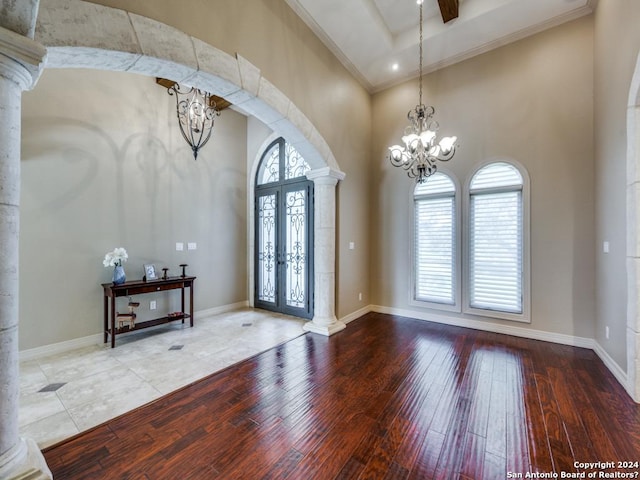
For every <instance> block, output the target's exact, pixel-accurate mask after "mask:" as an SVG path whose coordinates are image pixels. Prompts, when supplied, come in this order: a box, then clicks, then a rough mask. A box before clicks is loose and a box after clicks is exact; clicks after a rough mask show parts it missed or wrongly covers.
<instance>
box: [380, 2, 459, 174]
mask: <svg viewBox="0 0 640 480" xmlns="http://www.w3.org/2000/svg"><path fill="white" fill-rule="evenodd" d="M423 3H424V0H418V1H417V4H418V5H419V6H420V25H419V31H420V39H419V44H418V46H419V50H420V58H419V59H418V60H419V62H420V63H419V65H420V67H419V70H418V72H419V76H420V78H419V83H420V99H419V100H420V101H419V103H418V105H416V106H415V108H414V109H412V110H409V113H407V118H408V119H409V122H410V123H409V126H408V127H407V128H405V130H404V135H403V136H402V142H403V143H404V146H401V145H393V146H392V147H389V160H391V165H393V166H394V167H402V168H403V169H405V170H406V171H407V175H409V177H411V178H415V179H416V181H417V182H418V183H424V182H426V180H427V178H429V177H430V176H431V175H433V174H434V173H436V171H437V169H438V167H437V162H446V161H448V160H451V158H453V156H454V154H455V152H456V147H457V145H456V140H457V137H455V136H452V137H444V138H442V139H441V140H440V141H437V132H438V128H439V125H438V122H436V121H435V120H434V119H433V114H434V113H435V110H434V108H433V107H431V106H425V105H424V104H423V103H422V80H423V72H422V66H423V61H424V59H423V58H422V57H423V43H424V32H423V23H424V21H423Z"/></svg>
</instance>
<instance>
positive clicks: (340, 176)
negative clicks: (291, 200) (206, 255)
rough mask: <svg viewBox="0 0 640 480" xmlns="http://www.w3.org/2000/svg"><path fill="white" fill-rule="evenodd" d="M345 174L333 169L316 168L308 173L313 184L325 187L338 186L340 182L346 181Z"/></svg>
mask: <svg viewBox="0 0 640 480" xmlns="http://www.w3.org/2000/svg"><path fill="white" fill-rule="evenodd" d="M345 176H346V175H345V173H344V172H341V171H340V170H335V169H333V168H331V167H322V168H315V169H313V170H311V171H309V172H307V178H308V179H309V180H311V181H313V183H316V184H323V185H336V184H337V183H338V182H339V181H340V180H344V177H345Z"/></svg>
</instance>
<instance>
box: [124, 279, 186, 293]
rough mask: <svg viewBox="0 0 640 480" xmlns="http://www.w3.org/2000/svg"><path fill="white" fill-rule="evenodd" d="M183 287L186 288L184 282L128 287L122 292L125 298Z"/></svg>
mask: <svg viewBox="0 0 640 480" xmlns="http://www.w3.org/2000/svg"><path fill="white" fill-rule="evenodd" d="M183 286H187V285H186V284H185V283H184V282H175V283H163V284H153V283H150V284H148V285H140V286H136V287H129V288H127V289H125V291H124V292H125V293H124V295H123V296H125V297H126V296H129V295H138V294H140V293H152V292H162V291H164V290H175V289H176V288H182V287H183ZM118 296H120V295H118Z"/></svg>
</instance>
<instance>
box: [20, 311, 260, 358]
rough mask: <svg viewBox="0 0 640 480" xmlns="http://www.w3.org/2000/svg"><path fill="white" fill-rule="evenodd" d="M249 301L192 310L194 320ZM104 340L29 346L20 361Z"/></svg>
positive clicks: (92, 338) (99, 336) (97, 336)
mask: <svg viewBox="0 0 640 480" xmlns="http://www.w3.org/2000/svg"><path fill="white" fill-rule="evenodd" d="M248 304H249V302H247V301H244V302H237V303H232V304H229V305H221V306H219V307H213V308H208V309H206V310H200V311H197V312H194V314H193V317H194V320H198V319H202V318H206V317H211V316H213V315H219V314H221V313H227V312H232V311H234V310H240V309H241V308H245V307H247V306H248ZM103 341H104V335H103V334H102V333H97V334H95V335H89V336H88V337H82V338H73V339H71V340H65V341H64V342H59V343H53V344H51V345H43V346H42V347H36V348H30V349H28V350H21V351H20V361H21V362H25V361H29V360H36V359H38V358H43V357H48V356H50V355H59V354H61V353H66V352H68V351H70V350H76V349H78V348H85V347H92V346H93V345H102V344H103Z"/></svg>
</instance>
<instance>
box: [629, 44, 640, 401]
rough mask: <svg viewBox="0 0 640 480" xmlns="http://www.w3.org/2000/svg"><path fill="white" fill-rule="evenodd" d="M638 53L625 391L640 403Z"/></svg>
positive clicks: (632, 109) (632, 99)
mask: <svg viewBox="0 0 640 480" xmlns="http://www.w3.org/2000/svg"><path fill="white" fill-rule="evenodd" d="M639 281H640V55H638V60H637V62H636V69H635V73H634V75H633V80H632V81H631V89H630V91H629V103H628V110H627V391H628V392H629V395H631V397H632V398H633V399H634V400H635V401H636V402H640V283H639Z"/></svg>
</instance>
